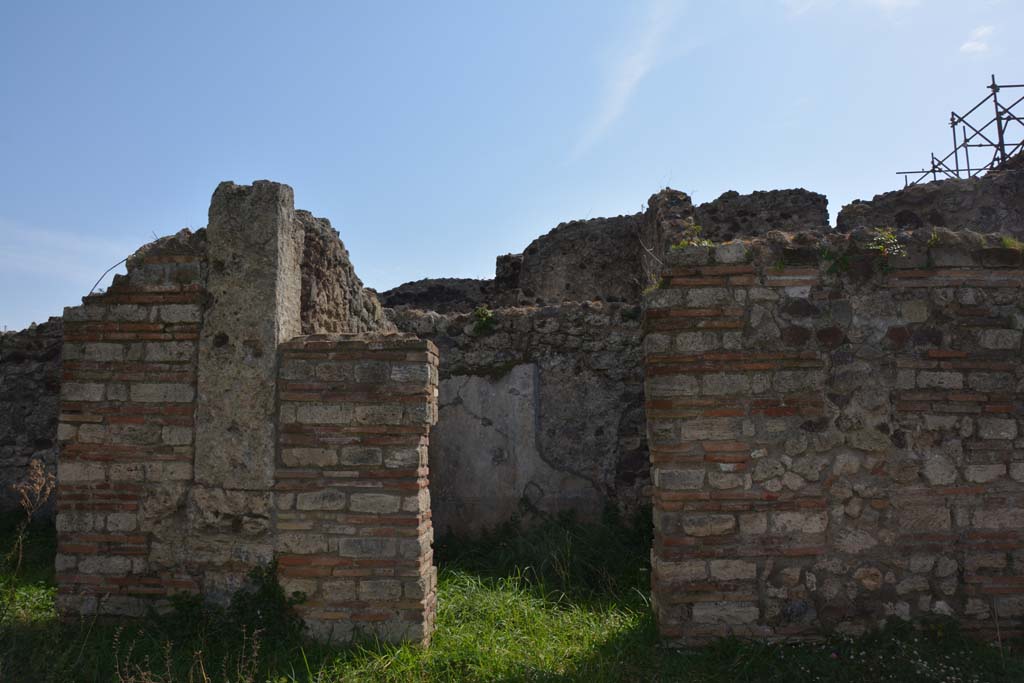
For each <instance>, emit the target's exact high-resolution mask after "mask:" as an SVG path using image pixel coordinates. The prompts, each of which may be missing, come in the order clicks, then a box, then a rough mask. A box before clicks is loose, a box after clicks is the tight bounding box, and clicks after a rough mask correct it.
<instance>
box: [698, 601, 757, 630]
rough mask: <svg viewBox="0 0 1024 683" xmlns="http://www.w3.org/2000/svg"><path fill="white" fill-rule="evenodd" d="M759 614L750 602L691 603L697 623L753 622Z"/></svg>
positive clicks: (735, 623) (737, 623)
mask: <svg viewBox="0 0 1024 683" xmlns="http://www.w3.org/2000/svg"><path fill="white" fill-rule="evenodd" d="M760 616H761V613H760V610H759V609H758V607H757V605H756V604H755V603H752V602H698V603H695V604H694V605H693V621H694V622H696V623H698V624H729V625H739V624H753V623H755V622H756V621H757V620H758V618H759V617H760Z"/></svg>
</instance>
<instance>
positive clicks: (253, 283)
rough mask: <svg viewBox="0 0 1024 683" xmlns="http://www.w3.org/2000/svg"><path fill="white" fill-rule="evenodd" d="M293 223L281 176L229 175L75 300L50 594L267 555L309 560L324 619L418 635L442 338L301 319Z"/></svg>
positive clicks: (155, 598)
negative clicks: (237, 178) (187, 218)
mask: <svg viewBox="0 0 1024 683" xmlns="http://www.w3.org/2000/svg"><path fill="white" fill-rule="evenodd" d="M304 234H305V231H304V230H303V227H302V225H301V223H300V222H299V221H297V220H296V219H295V212H294V209H293V205H292V190H291V188H289V187H288V186H286V185H280V184H277V183H270V182H267V181H258V182H256V183H254V184H253V185H251V186H237V185H234V184H233V183H222V184H221V185H220V186H219V187H218V188H217V191H216V192H215V193H214V196H213V200H212V202H211V206H210V222H209V227H208V229H206V230H203V231H200V232H198V233H196V234H191V233H189V232H188V231H183V232H182V233H179V234H178V235H175V236H174V237H171V238H164V239H162V240H158V241H157V242H154V243H153V244H151V245H147V246H146V247H144V248H143V249H142V250H140V251H139V252H138V253H136V254H135V255H134V256H133V257H132V258H131V259H129V260H128V273H127V275H124V276H117V277H115V279H114V283H113V285H112V286H111V287H110V289H109V290H108V291H106V292H104V293H101V294H95V295H91V296H88V297H86V298H85V299H84V300H83V305H82V306H80V307H77V308H69V309H66V311H65V314H64V346H63V373H64V382H63V385H62V387H61V405H60V411H61V412H60V424H59V428H58V438H59V439H60V442H61V453H60V462H59V468H58V503H57V505H58V516H57V529H58V535H59V546H58V556H57V582H58V586H59V595H58V606H59V608H60V610H61V611H62V613H64V614H98V615H104V616H110V615H121V616H136V617H137V616H142V615H143V614H145V613H146V611H147V610H148V609H149V608H150V607H152V606H154V605H155V606H157V607H159V606H161V601H162V600H164V599H165V598H167V597H168V596H169V595H171V594H173V593H176V592H182V591H184V592H189V593H200V594H202V595H203V596H205V597H206V598H207V599H210V600H214V601H220V602H224V601H226V600H227V599H228V598H229V597H230V595H231V594H232V593H233V592H234V591H235V590H237V589H239V588H240V587H242V586H243V585H244V582H245V577H246V575H247V574H248V572H249V570H251V569H252V568H254V567H257V566H261V565H266V564H268V563H270V562H271V561H273V560H275V559H277V560H279V561H280V565H279V569H280V571H281V574H282V577H284V578H285V579H286V580H291V579H295V578H296V577H299V576H305V577H307V580H306V583H305V584H304V585H306V586H307V587H310V588H312V590H311V591H310V601H309V602H307V603H304V607H303V608H301V612H302V614H303V615H304V616H305V617H306V620H307V623H308V624H309V626H310V627H311V629H312V632H313V634H314V635H315V636H317V637H320V638H323V639H331V640H334V641H347V640H350V639H351V638H352V637H354V636H355V635H356V634H358V633H372V634H375V635H377V636H378V637H380V638H383V639H388V640H396V641H401V640H413V641H416V642H426V640H427V639H428V638H429V635H430V630H431V627H432V623H433V580H434V579H433V569H432V563H431V553H430V543H431V540H432V536H431V533H430V509H429V496H428V495H427V494H426V483H427V469H426V466H425V463H423V464H422V465H423V466H420V465H421V463H420V460H421V459H422V456H423V455H424V454H425V451H426V438H427V434H428V431H429V427H430V424H432V422H433V419H434V415H435V410H436V408H435V405H436V389H435V387H436V381H437V377H436V369H435V368H436V362H437V357H436V352H434V351H433V347H432V346H431V345H430V344H429V343H428V342H421V341H419V340H416V339H409V338H400V337H397V336H396V335H375V336H362V337H351V336H340V337H339V336H333V337H328V336H324V337H316V338H310V337H298V338H297V335H298V333H299V331H300V329H301V318H300V307H301V304H300V301H301V294H300V289H301V267H300V264H301V260H302V254H303V246H304V245H303V239H304ZM339 319H341V316H340V315H339ZM289 340H294V341H289ZM282 345H283V346H284V348H285V349H286V350H285V351H284V358H283V361H282V359H281V358H279V352H278V349H279V348H280V347H282ZM282 362H283V363H284V365H283V368H282V375H281V378H280V379H281V381H280V383H279V382H278V379H279V377H278V370H279V367H280V363H282ZM303 368H305V369H308V370H309V371H310V373H311V374H310V375H308V376H306V375H302V372H304V370H303ZM297 377H301V379H302V381H298V382H296V381H294V380H295V379H296V378H297ZM331 449H334V451H333V452H334V454H335V458H334V459H333V460H332V459H331V457H330V453H331V452H332V451H331ZM350 456H351V458H350ZM374 457H376V458H377V460H378V461H379V462H377V461H374V460H373V458H374ZM410 457H412V458H413V461H410V460H409V458H410ZM304 458H305V459H304ZM340 501H343V502H344V505H342V506H340V507H339V502H340ZM395 504H397V507H396V506H395ZM313 555H315V556H313ZM329 556H330V561H328V558H329ZM325 571H326V573H324V572H325ZM327 577H331V580H330V581H328V580H327ZM310 583H312V584H314V585H312V586H309V584H310ZM396 585H397V587H398V591H399V593H398V595H396V594H395V587H396ZM345 586H349V587H351V588H352V590H353V591H354V593H352V594H351V595H350V594H349V593H346V592H344V590H347V589H345ZM417 590H419V591H420V593H421V594H420V595H417V594H416V591H417Z"/></svg>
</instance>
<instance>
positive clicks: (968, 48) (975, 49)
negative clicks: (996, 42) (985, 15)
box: [960, 26, 995, 55]
mask: <svg viewBox="0 0 1024 683" xmlns="http://www.w3.org/2000/svg"><path fill="white" fill-rule="evenodd" d="M993 31H995V28H993V27H992V26H979V27H978V28H976V29H974V30H973V31H971V35H969V36H967V41H966V42H964V44H963V45H961V46H960V52H963V53H964V54H965V55H977V54H981V53H983V52H988V50H989V46H988V39H989V37H990V36H991V35H992V32H993Z"/></svg>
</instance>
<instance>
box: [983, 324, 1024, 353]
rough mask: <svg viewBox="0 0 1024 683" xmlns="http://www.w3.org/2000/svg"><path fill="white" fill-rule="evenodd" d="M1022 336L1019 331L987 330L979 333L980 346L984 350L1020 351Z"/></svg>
mask: <svg viewBox="0 0 1024 683" xmlns="http://www.w3.org/2000/svg"><path fill="white" fill-rule="evenodd" d="M1021 335H1022V333H1021V332H1019V331H1018V330H994V329H986V330H982V331H981V332H979V333H978V344H979V345H980V346H981V348H983V349H999V350H1007V351H1012V350H1020V341H1021Z"/></svg>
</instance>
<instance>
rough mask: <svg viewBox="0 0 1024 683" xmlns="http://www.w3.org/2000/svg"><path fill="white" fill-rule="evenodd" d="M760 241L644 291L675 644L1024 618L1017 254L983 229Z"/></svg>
mask: <svg viewBox="0 0 1024 683" xmlns="http://www.w3.org/2000/svg"><path fill="white" fill-rule="evenodd" d="M901 239H902V240H903V241H904V242H906V244H905V247H904V249H905V251H906V253H905V254H903V255H899V254H893V255H886V254H885V253H883V252H882V251H881V249H883V248H884V247H883V246H882V245H880V243H879V242H878V241H877V233H875V232H873V231H858V232H854V233H853V234H852V235H850V236H825V237H823V236H820V235H815V236H811V235H804V236H800V235H797V236H795V237H794V236H785V235H782V234H781V233H775V234H774V235H769V236H768V237H767V239H760V240H756V241H751V242H732V243H727V244H722V245H720V246H717V247H714V248H699V247H691V248H688V249H684V250H679V251H672V252H670V253H669V254H668V255H667V256H666V267H665V270H664V273H663V274H664V279H663V281H662V282H663V286H662V287H661V288H660V289H657V290H655V291H653V292H651V293H650V294H649V295H648V296H647V300H646V307H647V308H646V321H645V324H646V331H647V334H646V337H645V342H644V345H645V366H646V392H647V406H646V407H647V416H648V438H649V443H650V452H651V462H652V470H653V481H654V494H653V505H654V517H655V529H656V535H655V544H654V548H653V552H652V561H653V600H654V605H655V610H656V614H657V620H658V624H659V627H660V629H661V633H662V634H663V635H664V636H665V637H666V639H668V640H669V641H670V642H672V643H675V644H692V643H697V642H701V641H703V640H706V639H709V638H713V637H716V636H724V635H729V634H736V635H740V636H756V637H794V636H796V637H800V636H809V635H813V634H817V633H820V632H822V631H830V630H837V631H841V632H848V633H856V632H861V631H863V630H865V629H866V628H869V627H873V626H876V625H879V624H882V623H884V622H885V621H886V620H890V619H918V618H922V617H926V616H930V615H948V616H954V617H957V618H958V619H959V620H961V621H962V622H963V623H964V624H965V625H966V627H967V628H968V629H972V630H976V631H980V632H985V633H988V634H992V635H994V633H995V631H996V628H997V622H998V626H999V628H1000V631H1001V633H1002V635H1003V636H1004V637H1006V636H1007V635H1008V634H1019V633H1021V632H1022V630H1024V628H1022V627H1024V621H1022V617H1024V538H1022V534H1024V429H1022V426H1024V425H1022V417H1024V410H1022V398H1024V396H1022V391H1024V361H1022V356H1021V337H1022V329H1024V298H1022V294H1024V292H1022V286H1024V269H1022V261H1021V254H1022V252H1021V251H1020V250H1017V249H1007V248H1003V247H1002V246H1001V242H1000V241H999V240H998V239H997V238H995V237H991V236H979V235H975V234H972V233H959V234H955V233H951V232H949V231H944V230H936V231H925V230H921V231H918V232H916V233H906V234H904V235H902V236H901Z"/></svg>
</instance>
